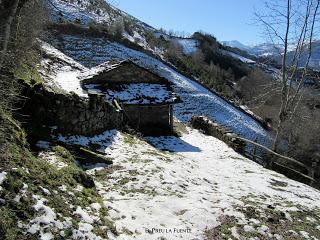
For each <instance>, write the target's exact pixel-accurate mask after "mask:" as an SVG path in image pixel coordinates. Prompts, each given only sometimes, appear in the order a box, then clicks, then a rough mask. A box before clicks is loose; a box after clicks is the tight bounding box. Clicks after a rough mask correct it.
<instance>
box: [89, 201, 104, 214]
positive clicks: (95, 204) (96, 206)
mask: <svg viewBox="0 0 320 240" xmlns="http://www.w3.org/2000/svg"><path fill="white" fill-rule="evenodd" d="M90 206H91V208H92V209H94V210H95V211H96V212H99V211H100V209H101V205H100V203H92V204H91V205H90Z"/></svg>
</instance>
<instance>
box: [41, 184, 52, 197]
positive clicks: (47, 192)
mask: <svg viewBox="0 0 320 240" xmlns="http://www.w3.org/2000/svg"><path fill="white" fill-rule="evenodd" d="M40 189H41V190H42V192H43V193H44V194H45V195H51V192H50V191H49V190H48V189H46V188H44V187H41V186H40Z"/></svg>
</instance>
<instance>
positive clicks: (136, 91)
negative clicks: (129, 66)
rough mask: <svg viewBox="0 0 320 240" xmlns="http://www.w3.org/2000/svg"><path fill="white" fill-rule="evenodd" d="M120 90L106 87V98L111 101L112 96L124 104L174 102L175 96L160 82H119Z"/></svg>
mask: <svg viewBox="0 0 320 240" xmlns="http://www.w3.org/2000/svg"><path fill="white" fill-rule="evenodd" d="M119 88H121V90H111V89H106V90H105V92H104V93H105V94H106V100H107V101H108V102H112V100H113V99H114V98H116V99H119V101H120V102H121V103H125V104H154V103H163V102H174V100H175V97H174V96H173V94H172V92H171V91H169V90H168V89H167V86H165V85H162V84H147V83H135V84H121V85H119Z"/></svg>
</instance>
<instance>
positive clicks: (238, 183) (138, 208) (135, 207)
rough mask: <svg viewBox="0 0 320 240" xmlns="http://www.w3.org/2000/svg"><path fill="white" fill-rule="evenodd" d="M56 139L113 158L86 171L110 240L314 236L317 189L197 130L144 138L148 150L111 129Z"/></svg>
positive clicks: (319, 228)
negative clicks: (210, 233) (111, 226)
mask: <svg viewBox="0 0 320 240" xmlns="http://www.w3.org/2000/svg"><path fill="white" fill-rule="evenodd" d="M59 139H60V140H61V141H64V142H68V143H76V144H81V145H83V146H88V145H90V144H95V145H98V146H100V151H101V152H104V153H106V154H107V156H108V157H110V158H112V159H113V160H114V165H113V166H112V167H110V168H105V167H103V166H102V167H99V166H91V167H88V169H89V170H88V171H87V172H88V173H90V174H91V175H92V176H93V177H94V179H95V182H96V186H97V189H98V191H99V194H100V195H101V196H102V197H103V199H104V204H105V206H106V207H107V208H108V209H109V211H108V214H109V217H110V218H111V220H112V221H114V222H115V225H116V229H117V231H118V233H119V236H113V237H112V236H111V235H109V236H110V237H111V239H123V240H129V239H140V240H144V239H145V240H152V239H205V235H204V234H205V231H206V230H209V229H214V228H216V227H218V226H219V225H221V226H220V227H222V228H223V229H225V230H223V231H222V230H219V227H218V230H216V231H217V232H216V234H218V235H215V237H214V238H211V239H249V238H250V237H255V238H253V239H317V238H319V237H320V218H319V216H318V215H317V214H318V213H319V210H320V192H319V191H317V190H315V189H313V188H311V187H309V186H306V185H303V184H301V183H298V182H295V181H292V180H289V179H288V178H286V177H284V176H282V175H280V174H277V173H275V172H273V171H269V170H266V169H264V168H262V167H261V166H260V165H258V164H255V163H253V162H252V161H250V160H248V159H246V158H244V157H242V156H241V155H239V154H237V153H236V152H234V151H233V150H232V149H230V148H229V147H228V146H227V145H225V144H224V143H223V142H221V141H219V140H217V139H215V138H213V137H210V136H205V135H203V134H202V133H200V132H198V131H196V130H192V129H190V128H187V129H186V133H184V134H183V136H182V137H181V138H177V137H150V138H147V139H146V141H147V142H149V143H151V144H152V145H153V146H154V147H153V146H152V145H149V143H147V142H146V141H144V140H139V139H137V138H135V137H132V136H129V135H126V134H122V133H120V132H117V131H110V132H106V133H104V134H102V135H100V136H96V137H93V138H86V137H81V136H71V137H63V136H60V137H59ZM168 151H170V152H168ZM312 213H314V214H312ZM226 218H227V219H229V221H225V219H226ZM278 222H279V223H278ZM275 224H276V225H275ZM305 236H309V238H307V237H305ZM224 237H226V238H224Z"/></svg>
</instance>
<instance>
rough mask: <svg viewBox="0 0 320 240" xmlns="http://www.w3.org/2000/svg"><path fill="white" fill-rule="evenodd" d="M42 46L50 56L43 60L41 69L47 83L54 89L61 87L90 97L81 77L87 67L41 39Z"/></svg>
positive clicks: (68, 91) (65, 90)
mask: <svg viewBox="0 0 320 240" xmlns="http://www.w3.org/2000/svg"><path fill="white" fill-rule="evenodd" d="M41 47H42V50H43V51H44V52H45V53H46V55H47V58H48V59H45V60H43V61H42V64H41V67H42V70H40V74H41V75H42V77H43V79H44V80H45V85H46V86H48V87H51V88H54V89H57V88H58V89H61V90H62V91H64V92H67V93H71V92H74V93H76V94H77V95H79V96H80V97H88V95H87V93H86V92H85V91H84V90H83V88H82V86H81V84H80V79H79V77H80V76H81V73H82V72H83V71H87V68H85V67H84V66H82V65H81V64H79V63H77V62H76V61H74V60H73V59H71V58H70V57H67V56H66V55H65V54H63V53H62V52H60V51H59V50H57V49H55V48H54V47H53V46H51V45H50V44H48V43H45V42H42V41H41Z"/></svg>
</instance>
